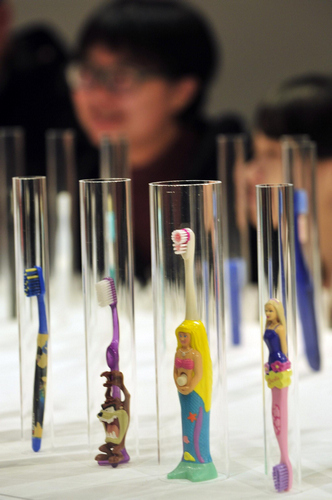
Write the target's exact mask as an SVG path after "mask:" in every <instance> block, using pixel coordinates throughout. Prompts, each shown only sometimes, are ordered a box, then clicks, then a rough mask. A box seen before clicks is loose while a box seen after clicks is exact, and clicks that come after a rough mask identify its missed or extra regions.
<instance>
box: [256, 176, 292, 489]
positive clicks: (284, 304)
mask: <svg viewBox="0 0 332 500" xmlns="http://www.w3.org/2000/svg"><path fill="white" fill-rule="evenodd" d="M256 192H257V222H258V233H257V240H258V285H259V310H260V324H261V331H260V337H261V342H262V377H263V403H264V443H265V473H266V474H267V475H268V477H269V479H270V482H269V486H268V489H269V490H271V491H272V489H273V483H272V475H273V479H274V483H275V489H276V490H277V491H284V490H289V489H292V490H294V489H295V490H298V489H299V488H300V484H301V466H300V427H299V398H298V370H297V338H296V300H295V256H294V201H293V186H292V185H291V184H265V185H258V186H257V187H256ZM269 308H272V310H271V311H270V310H269ZM273 314H275V316H273ZM292 478H293V481H292Z"/></svg>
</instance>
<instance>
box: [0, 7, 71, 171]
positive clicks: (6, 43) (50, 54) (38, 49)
mask: <svg viewBox="0 0 332 500" xmlns="http://www.w3.org/2000/svg"><path fill="white" fill-rule="evenodd" d="M14 16H15V12H14V6H13V4H12V3H11V2H10V1H7V0H0V127H22V128H23V129H24V131H25V153H26V155H25V167H26V174H27V175H45V163H46V148H45V132H46V130H48V129H50V128H68V127H74V128H75V127H76V128H77V122H76V119H75V115H74V112H73V108H72V104H71V99H70V95H69V92H68V88H67V85H66V80H65V75H64V68H65V66H66V64H67V62H68V50H67V48H66V46H65V44H64V43H63V41H62V40H61V38H60V36H59V35H58V33H56V31H54V30H53V28H51V27H49V26H46V25H45V26H44V25H40V24H35V25H33V24H30V25H29V26H27V27H24V28H21V29H18V30H14V28H13V21H14Z"/></svg>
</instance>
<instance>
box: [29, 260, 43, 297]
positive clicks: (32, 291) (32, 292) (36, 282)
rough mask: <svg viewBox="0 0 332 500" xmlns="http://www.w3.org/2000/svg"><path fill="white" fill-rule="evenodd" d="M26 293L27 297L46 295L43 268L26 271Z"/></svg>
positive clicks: (37, 267)
mask: <svg viewBox="0 0 332 500" xmlns="http://www.w3.org/2000/svg"><path fill="white" fill-rule="evenodd" d="M24 293H25V295H26V296H27V297H35V296H37V295H44V293H45V282H44V277H43V271H42V268H41V267H39V266H36V267H32V268H31V269H26V270H25V271H24Z"/></svg>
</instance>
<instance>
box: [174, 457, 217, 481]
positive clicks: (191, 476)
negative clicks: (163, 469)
mask: <svg viewBox="0 0 332 500" xmlns="http://www.w3.org/2000/svg"><path fill="white" fill-rule="evenodd" d="M216 477H218V473H217V470H216V468H215V465H214V463H213V462H209V463H207V464H197V463H192V462H190V463H189V462H184V461H181V462H180V463H179V465H178V466H177V467H176V468H175V469H174V470H173V471H172V472H170V473H169V474H167V478H168V479H188V480H189V481H192V482H196V483H198V482H200V481H209V480H211V479H215V478H216Z"/></svg>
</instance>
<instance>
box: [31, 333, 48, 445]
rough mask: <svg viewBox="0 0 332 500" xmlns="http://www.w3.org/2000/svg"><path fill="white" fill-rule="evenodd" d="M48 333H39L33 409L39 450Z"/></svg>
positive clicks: (34, 430)
mask: <svg viewBox="0 0 332 500" xmlns="http://www.w3.org/2000/svg"><path fill="white" fill-rule="evenodd" d="M47 342H48V334H47V333H38V337H37V354H36V366H35V381H34V392H33V410H32V449H33V450H34V451H39V450H40V446H41V438H42V434H43V421H44V409H45V396H46V383H47Z"/></svg>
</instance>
